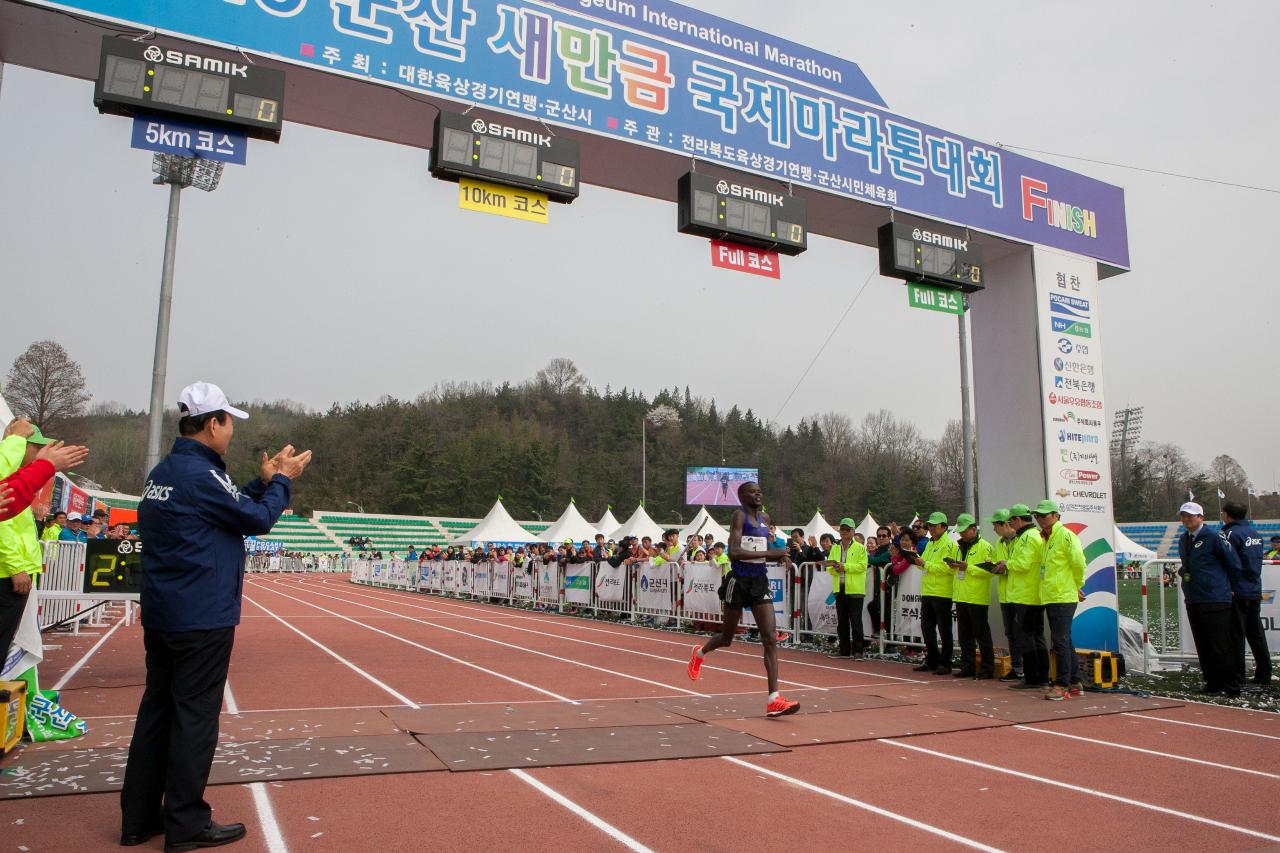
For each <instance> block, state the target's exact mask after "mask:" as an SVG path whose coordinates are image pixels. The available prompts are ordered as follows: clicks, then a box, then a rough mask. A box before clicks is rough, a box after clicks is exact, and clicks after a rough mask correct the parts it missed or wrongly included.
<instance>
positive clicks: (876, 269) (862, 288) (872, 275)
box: [769, 261, 880, 423]
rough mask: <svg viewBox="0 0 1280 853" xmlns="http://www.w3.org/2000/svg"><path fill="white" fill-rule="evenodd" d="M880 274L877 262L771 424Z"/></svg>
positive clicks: (775, 415)
mask: <svg viewBox="0 0 1280 853" xmlns="http://www.w3.org/2000/svg"><path fill="white" fill-rule="evenodd" d="M878 272H880V262H879V261H877V262H876V265H875V266H873V267H872V268H871V272H869V273H867V279H866V281H864V282H862V287H859V288H858V292H857V293H855V294H853V299H851V300H850V301H849V306H848V307H847V308H845V309H844V313H843V314H841V315H840V319H839V320H837V321H836V324H835V326H834V327H833V328H832V329H831V334H829V335H827V339H826V340H825V341H823V342H822V346H820V347H818V351H817V352H816V353H814V354H813V358H812V359H810V360H809V366H808V367H806V368H805V369H804V373H801V374H800V378H799V379H797V380H796V384H795V386H794V387H793V388H792V389H791V393H790V394H788V395H787V399H785V400H783V401H782V405H781V406H779V407H778V411H777V413H776V414H774V416H773V417H772V418H770V419H769V423H774V422H776V421H777V420H778V417H779V415H781V414H782V410H783V409H785V408H786V407H787V404H788V403H790V402H791V398H792V397H794V396H795V395H796V391H798V390H800V384H801V383H802V382H804V380H805V377H806V376H808V375H809V371H810V370H813V366H814V365H815V364H817V363H818V359H819V358H820V357H821V356H822V354H823V353H824V352H826V349H827V345H828V344H830V343H831V339H832V338H834V337H835V336H836V332H838V331H840V327H841V326H842V325H844V321H845V318H846V317H848V316H849V312H850V311H852V310H853V306H854V305H855V304H857V302H858V299H859V298H860V297H861V296H862V292H863V291H864V290H866V289H867V285H868V284H870V283H871V279H873V278H875V276H876V273H878Z"/></svg>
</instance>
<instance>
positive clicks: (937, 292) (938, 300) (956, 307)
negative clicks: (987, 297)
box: [907, 283, 964, 314]
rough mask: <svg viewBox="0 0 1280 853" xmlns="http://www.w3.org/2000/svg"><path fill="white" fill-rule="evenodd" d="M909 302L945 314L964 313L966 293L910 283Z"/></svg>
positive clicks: (913, 305) (908, 288)
mask: <svg viewBox="0 0 1280 853" xmlns="http://www.w3.org/2000/svg"><path fill="white" fill-rule="evenodd" d="M907 304H908V305H910V306H911V307H912V308H924V309H927V310H929V311H941V312H943V313H944V314H963V313H964V294H963V293H961V292H960V291H958V290H950V289H948V288H945V287H933V286H932V285H928V284H910V283H908V284H907Z"/></svg>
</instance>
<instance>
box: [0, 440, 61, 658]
mask: <svg viewBox="0 0 1280 853" xmlns="http://www.w3.org/2000/svg"><path fill="white" fill-rule="evenodd" d="M52 442H53V440H52V439H49V438H45V437H44V436H43V435H42V434H41V433H40V430H39V428H38V427H36V426H34V425H33V424H31V423H30V422H28V421H27V419H26V418H16V419H14V421H13V422H12V423H10V424H9V426H8V428H7V429H6V430H5V434H4V438H3V440H0V477H7V476H9V475H10V474H12V473H13V472H14V471H17V470H18V469H19V468H21V467H22V466H23V465H29V464H30V463H31V462H32V461H33V460H34V459H35V458H36V454H38V453H39V452H40V451H41V450H42V449H43V448H44V446H45V445H47V444H51V443H52ZM43 567H44V566H43V559H42V554H41V551H40V540H39V538H38V537H37V536H36V517H35V516H34V515H33V514H32V512H31V508H30V507H28V508H26V509H24V510H23V511H22V512H20V513H18V514H17V515H15V516H14V517H13V518H11V519H9V520H8V521H0V655H6V654H8V652H9V643H10V642H12V640H13V637H14V634H15V632H16V631H17V629H18V623H19V622H20V621H21V619H22V612H23V610H24V609H26V606H27V596H28V595H30V593H31V589H32V587H33V585H34V583H35V580H36V578H37V577H38V576H39V575H40V570H41V569H42V568H43Z"/></svg>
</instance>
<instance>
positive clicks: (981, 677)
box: [974, 672, 996, 681]
mask: <svg viewBox="0 0 1280 853" xmlns="http://www.w3.org/2000/svg"><path fill="white" fill-rule="evenodd" d="M995 677H996V674H995V673H994V672H980V673H978V674H977V675H975V676H974V678H975V679H977V680H978V681H991V680H992V679H994V678H995Z"/></svg>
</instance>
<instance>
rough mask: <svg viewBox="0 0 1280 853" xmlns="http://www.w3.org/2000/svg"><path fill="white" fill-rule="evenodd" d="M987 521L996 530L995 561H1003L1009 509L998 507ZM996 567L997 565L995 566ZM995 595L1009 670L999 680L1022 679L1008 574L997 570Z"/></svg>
mask: <svg viewBox="0 0 1280 853" xmlns="http://www.w3.org/2000/svg"><path fill="white" fill-rule="evenodd" d="M987 522H988V523H989V524H990V525H991V527H992V528H993V529H994V530H995V532H996V539H995V542H993V543H992V545H991V548H992V551H993V552H994V553H995V562H996V563H997V564H999V563H1003V562H1005V561H1006V560H1008V559H1009V546H1010V544H1011V543H1012V542H1013V525H1011V524H1009V510H1007V509H998V510H996V511H995V512H993V513H991V517H990V518H989V519H987ZM997 568H998V567H997ZM996 596H997V598H998V599H999V601H1000V621H1001V622H1002V623H1003V625H1004V640H1005V644H1006V647H1007V648H1008V649H1009V671H1008V672H1006V673H1005V674H1004V675H1002V676H1000V680H1001V681H1021V680H1022V643H1021V639H1020V637H1019V635H1018V623H1017V621H1016V620H1015V619H1014V617H1013V605H1012V604H1011V603H1010V602H1009V574H1008V573H1007V572H999V573H998V574H997V575H996Z"/></svg>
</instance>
